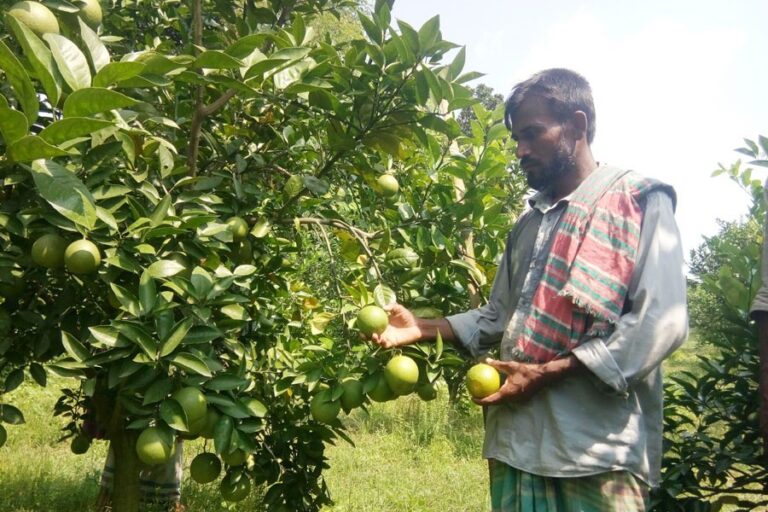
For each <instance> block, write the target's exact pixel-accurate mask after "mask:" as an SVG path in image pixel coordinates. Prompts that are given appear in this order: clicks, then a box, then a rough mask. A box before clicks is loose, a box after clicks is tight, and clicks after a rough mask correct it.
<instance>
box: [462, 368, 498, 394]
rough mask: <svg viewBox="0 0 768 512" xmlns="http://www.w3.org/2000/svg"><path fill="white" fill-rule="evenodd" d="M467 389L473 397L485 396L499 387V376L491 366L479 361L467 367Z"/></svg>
mask: <svg viewBox="0 0 768 512" xmlns="http://www.w3.org/2000/svg"><path fill="white" fill-rule="evenodd" d="M466 384H467V390H469V394H470V395H472V397H474V398H485V397H487V396H488V395H492V394H494V393H495V392H497V391H498V390H499V388H500V387H501V376H500V375H499V372H498V371H497V370H496V368H494V367H493V366H490V365H487V364H485V363H479V364H476V365H475V366H473V367H472V368H470V369H469V371H468V372H467V376H466Z"/></svg>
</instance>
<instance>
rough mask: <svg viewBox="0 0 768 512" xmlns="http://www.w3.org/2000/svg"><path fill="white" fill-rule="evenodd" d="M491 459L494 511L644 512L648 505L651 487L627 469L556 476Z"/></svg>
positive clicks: (492, 503) (492, 505) (492, 504)
mask: <svg viewBox="0 0 768 512" xmlns="http://www.w3.org/2000/svg"><path fill="white" fill-rule="evenodd" d="M489 462H490V470H491V507H492V510H493V512H644V511H645V510H646V509H647V507H648V503H649V489H648V486H647V485H646V484H645V483H643V482H642V481H640V480H638V479H637V478H636V477H635V476H634V475H632V473H630V472H628V471H612V472H609V473H600V474H598V475H593V476H584V477H577V478H553V477H544V476H538V475H533V474H531V473H526V472H525V471H521V470H519V469H516V468H513V467H511V466H508V465H507V464H504V463H503V462H499V461H497V460H491V461H489Z"/></svg>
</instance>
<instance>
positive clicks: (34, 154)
mask: <svg viewBox="0 0 768 512" xmlns="http://www.w3.org/2000/svg"><path fill="white" fill-rule="evenodd" d="M68 154H69V153H67V152H66V151H64V150H63V149H61V148H59V147H57V146H53V145H51V144H48V143H47V142H46V141H45V140H43V139H42V138H41V137H38V136H37V135H26V136H24V137H22V138H20V139H19V140H17V141H16V142H14V143H13V144H11V145H10V146H8V157H9V158H10V159H11V160H13V161H15V162H31V161H32V160H37V159H39V158H53V157H57V156H64V155H68Z"/></svg>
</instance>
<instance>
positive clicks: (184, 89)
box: [0, 0, 525, 511]
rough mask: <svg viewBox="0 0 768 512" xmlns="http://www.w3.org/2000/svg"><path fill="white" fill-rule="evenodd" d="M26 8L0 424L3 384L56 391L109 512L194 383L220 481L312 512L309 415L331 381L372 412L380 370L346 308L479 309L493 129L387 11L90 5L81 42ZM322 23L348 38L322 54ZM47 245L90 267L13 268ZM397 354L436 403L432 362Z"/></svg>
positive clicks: (130, 499)
mask: <svg viewBox="0 0 768 512" xmlns="http://www.w3.org/2000/svg"><path fill="white" fill-rule="evenodd" d="M49 6H50V7H51V8H52V9H53V10H54V13H55V14H56V15H57V17H58V18H59V21H60V25H61V26H62V30H61V33H60V34H45V35H43V36H42V37H39V36H37V35H35V34H34V33H32V32H31V31H30V30H28V29H27V28H26V27H25V26H24V25H23V24H21V23H18V22H17V21H16V20H15V19H12V18H11V17H5V19H4V20H3V23H4V29H3V30H2V31H1V32H2V33H4V34H8V37H3V38H2V39H0V75H2V80H0V135H2V140H0V178H1V179H2V182H1V183H0V184H1V185H2V186H1V188H0V296H1V297H2V299H0V301H1V303H0V328H1V329H0V372H1V373H0V375H3V376H4V384H3V386H2V388H0V391H2V393H0V403H2V404H3V405H0V413H1V414H0V422H3V423H5V424H11V425H13V424H18V423H23V421H24V418H23V411H21V410H19V409H18V408H16V407H14V406H13V405H12V402H13V396H12V394H11V392H12V391H13V390H14V389H15V388H16V387H17V386H18V385H19V384H21V383H22V382H23V381H24V380H25V379H27V378H32V379H34V380H35V381H36V382H37V383H39V384H40V385H45V384H46V378H47V375H48V374H49V373H51V372H53V373H55V374H57V375H62V376H66V377H71V378H72V379H73V382H74V384H73V386H72V389H68V390H65V391H64V395H63V396H62V398H61V400H60V401H59V403H58V405H57V411H56V413H57V414H60V415H63V416H64V417H66V418H67V419H68V420H67V421H68V423H67V425H66V427H65V432H66V435H67V436H79V435H81V434H82V433H83V432H85V433H86V434H88V435H89V436H91V437H93V436H96V437H99V436H100V435H101V432H100V431H101V430H105V431H106V432H105V435H106V436H107V437H108V438H109V439H110V440H111V442H112V446H113V448H115V449H116V450H117V451H118V453H119V454H120V456H119V457H118V460H117V464H118V467H117V468H116V472H117V476H116V478H117V482H118V484H117V486H116V495H115V500H116V501H115V504H114V506H115V510H116V511H119V510H133V509H134V508H133V507H135V506H136V503H135V494H136V489H137V487H136V486H137V480H136V479H137V471H138V467H139V466H138V465H137V464H138V463H137V461H136V457H135V450H133V446H134V444H135V440H136V438H137V437H138V435H139V433H141V432H142V431H145V430H146V429H147V428H149V427H155V428H156V429H157V430H154V431H153V433H157V432H159V435H161V436H165V438H166V439H171V440H172V439H173V438H174V437H176V436H178V435H187V436H189V435H190V432H189V431H190V430H194V429H193V428H192V427H191V425H190V423H191V422H190V421H189V420H190V419H189V418H188V417H187V415H186V412H185V409H184V408H183V407H182V406H181V404H180V403H179V402H178V401H177V400H175V399H174V398H173V397H172V395H173V393H174V391H177V390H178V389H180V388H183V387H197V388H200V389H201V390H202V391H203V392H204V394H205V397H206V400H207V404H208V408H209V409H211V408H212V409H215V411H216V412H218V413H219V415H220V418H219V420H218V422H217V423H216V425H215V428H214V430H213V434H212V435H213V443H212V445H213V446H212V447H211V448H210V449H211V450H212V451H215V452H216V453H217V454H219V455H230V454H231V453H232V452H235V451H236V450H243V451H244V452H245V453H246V454H248V455H249V458H248V462H247V464H244V465H237V466H230V467H228V468H227V469H226V471H227V476H226V477H225V478H226V482H227V485H228V486H230V487H232V486H234V487H238V488H243V487H245V481H243V480H242V479H248V481H249V482H253V483H254V484H255V485H258V486H262V490H263V491H264V492H265V496H264V500H265V507H267V508H268V509H269V510H280V509H281V508H282V509H288V510H294V511H299V510H317V509H319V507H320V506H321V505H322V504H324V503H326V502H328V500H329V496H328V491H327V488H326V487H325V484H324V482H323V479H322V471H323V469H324V468H325V467H326V459H325V457H324V455H323V451H324V446H325V443H330V442H334V441H335V440H336V439H337V438H338V437H342V438H346V436H345V434H344V425H343V422H342V420H340V419H333V420H331V421H329V422H328V423H327V424H326V423H320V422H318V421H316V420H314V419H312V417H311V415H310V401H311V400H312V397H313V396H314V395H315V394H317V393H318V392H322V393H324V397H325V399H326V400H327V401H331V402H333V401H338V400H339V398H340V396H341V394H342V392H343V390H344V387H343V386H342V380H344V379H349V378H353V379H357V380H359V381H360V382H362V383H363V389H364V390H365V392H369V391H371V390H373V388H374V387H375V386H377V384H378V383H379V382H380V381H381V379H382V374H383V368H384V365H385V364H386V362H387V361H388V360H389V358H390V354H384V353H381V352H380V351H378V350H374V349H373V348H372V347H371V345H370V344H368V343H366V342H365V341H362V340H360V338H359V337H358V334H357V332H356V330H355V329H354V318H355V315H356V312H357V310H358V309H359V308H361V307H362V306H364V305H366V304H369V303H373V302H378V303H380V304H381V303H386V302H389V301H391V300H392V299H393V298H396V299H397V300H398V301H399V302H401V303H403V304H405V305H407V306H409V307H411V308H413V309H414V310H415V311H416V312H417V313H420V314H421V315H423V316H427V315H445V314H448V313H451V312H456V311H458V310H462V309H465V308H466V307H468V306H469V305H471V304H472V305H477V304H479V303H480V302H481V301H482V300H483V298H484V296H485V295H486V294H487V292H488V289H489V286H490V283H491V282H492V279H493V276H494V272H495V268H496V264H495V257H496V255H497V254H500V253H501V252H502V249H503V244H504V240H505V236H506V233H507V231H508V229H509V227H510V225H511V223H512V222H513V221H514V219H515V217H516V213H517V210H518V208H519V207H520V206H519V205H520V199H521V197H522V195H523V194H524V193H525V185H524V181H523V180H521V179H520V178H519V177H518V176H516V175H514V174H512V173H510V171H509V169H508V168H507V162H508V160H509V157H510V154H509V147H508V145H509V144H510V142H509V140H508V138H507V136H506V131H505V128H504V126H503V123H501V122H500V121H501V113H500V112H499V111H498V110H497V111H495V112H489V111H487V110H486V109H485V108H483V107H482V106H481V105H479V104H477V100H476V99H475V98H473V96H472V94H471V90H470V89H468V88H467V86H466V85H465V84H466V82H468V81H470V80H472V79H474V78H476V77H478V76H479V75H478V74H477V73H464V71H463V67H464V50H463V49H461V48H458V47H457V46H456V45H455V44H453V43H450V42H448V41H445V40H443V39H442V37H441V33H440V27H439V19H438V18H437V17H435V18H433V19H431V20H429V21H427V22H426V23H425V24H424V25H423V26H422V27H412V26H410V25H408V24H407V23H405V22H402V21H394V20H392V19H391V16H390V5H389V4H388V3H387V2H385V1H379V2H377V3H376V6H375V8H374V9H373V11H372V12H369V11H364V10H360V11H355V8H356V7H360V6H358V5H356V2H352V1H346V0H309V1H290V0H270V1H259V2H256V1H253V0H246V1H245V2H240V1H235V2H229V1H227V2H223V1H210V0H205V1H203V0H189V1H185V2H166V1H159V0H151V1H143V0H133V1H125V2H118V3H116V4H115V5H107V4H104V9H105V13H104V22H103V25H102V26H101V27H97V29H96V30H94V29H92V28H91V27H89V26H88V25H86V24H85V23H84V22H82V20H81V19H80V18H79V17H78V16H77V12H78V9H79V5H78V4H77V3H72V4H70V3H68V2H65V1H56V2H52V3H50V4H49ZM3 7H4V9H3V10H7V8H8V7H10V2H7V3H3ZM320 16H322V17H324V18H322V19H325V20H326V24H327V16H337V17H342V19H351V18H354V19H357V20H358V21H359V25H358V27H359V29H358V30H351V31H346V32H344V34H343V37H340V38H338V40H336V39H334V38H333V37H331V34H329V33H321V32H317V31H315V30H314V28H313V26H314V25H313V23H314V22H315V20H318V19H320V18H318V17H320ZM355 33H357V34H358V35H357V36H355V35H354V34H355ZM449 55H450V56H449ZM41 94H44V95H45V97H47V100H48V101H49V102H50V103H51V104H52V105H53V107H54V114H55V115H54V119H53V120H52V122H48V123H44V124H45V126H44V127H43V128H42V130H41V131H40V130H39V129H37V128H35V127H33V126H32V125H33V123H36V122H38V114H39V112H40V108H41V107H40V102H39V95H41ZM465 108H472V109H473V114H474V116H473V120H472V121H471V123H470V126H469V130H468V131H467V132H466V133H463V132H462V130H461V127H460V125H459V123H458V122H457V121H456V120H455V119H454V117H453V114H454V113H458V111H459V110H460V109H465ZM44 110H45V109H43V111H44ZM383 174H391V175H392V176H393V177H395V178H396V180H397V181H398V182H399V192H397V193H396V194H395V195H394V196H393V197H391V198H387V197H384V196H383V195H382V194H381V193H380V192H381V191H379V190H377V180H378V178H379V177H380V176H382V175H383ZM232 217H241V218H243V219H245V221H246V223H247V225H248V227H247V236H246V238H245V239H243V240H237V239H236V238H238V237H239V233H233V230H232V229H231V227H230V224H229V223H228V221H230V219H231V218H232ZM47 234H56V235H58V236H60V237H62V238H64V239H65V241H66V243H67V244H70V243H72V242H75V241H77V240H88V241H90V242H92V243H93V244H95V246H96V248H97V250H98V252H99V255H100V257H101V262H100V264H99V265H98V268H97V271H96V272H94V273H82V274H75V273H72V272H70V271H69V270H67V269H66V268H64V267H55V268H46V267H42V266H39V265H36V264H35V263H34V262H33V261H32V259H31V256H30V253H31V248H32V245H33V244H34V242H35V241H36V240H37V239H38V238H40V237H41V236H44V235H47ZM393 251H397V252H394V253H393ZM388 255H390V256H389V257H388ZM406 352H407V353H408V354H409V355H411V356H412V357H413V358H414V359H415V360H417V362H418V364H419V366H420V379H422V380H423V381H430V382H433V381H435V380H436V379H438V378H440V377H441V376H443V377H446V378H447V379H448V380H449V381H450V382H452V383H454V386H453V388H452V389H454V390H455V388H456V385H455V383H456V382H457V381H458V379H456V378H455V376H456V374H457V373H456V370H457V368H458V367H459V366H460V365H462V364H463V362H462V360H461V359H460V358H459V357H458V356H457V355H456V354H455V353H453V352H452V351H450V350H449V349H448V348H446V350H443V348H442V346H441V344H438V345H437V346H432V347H430V348H429V349H426V348H420V347H414V348H409V349H407V350H406ZM8 432H9V435H13V429H12V428H10V429H8ZM238 482H242V483H241V484H238Z"/></svg>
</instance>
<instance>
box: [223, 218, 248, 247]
mask: <svg viewBox="0 0 768 512" xmlns="http://www.w3.org/2000/svg"><path fill="white" fill-rule="evenodd" d="M227 226H229V231H230V232H231V233H232V240H234V241H235V242H239V241H240V240H245V237H247V236H248V223H247V222H245V219H243V218H242V217H230V218H229V220H227Z"/></svg>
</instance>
